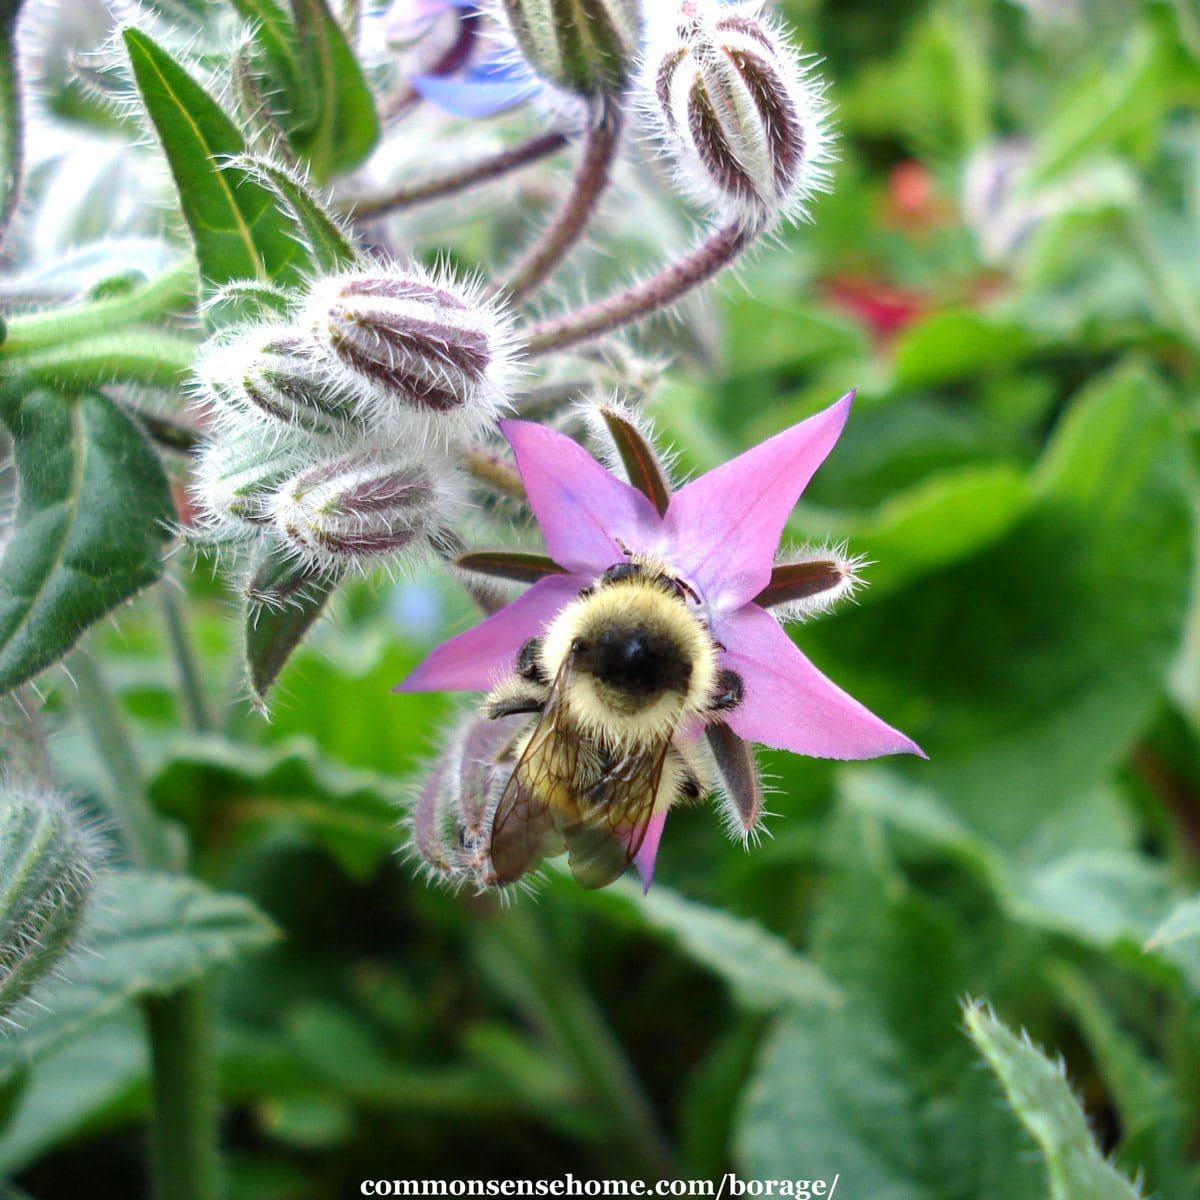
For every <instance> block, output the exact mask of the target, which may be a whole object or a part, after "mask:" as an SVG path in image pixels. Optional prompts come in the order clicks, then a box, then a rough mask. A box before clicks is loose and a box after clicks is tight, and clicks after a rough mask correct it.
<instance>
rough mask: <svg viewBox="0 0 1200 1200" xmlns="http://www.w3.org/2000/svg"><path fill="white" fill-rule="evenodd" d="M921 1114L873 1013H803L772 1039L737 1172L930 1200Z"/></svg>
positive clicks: (895, 1198) (877, 1197)
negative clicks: (918, 1115)
mask: <svg viewBox="0 0 1200 1200" xmlns="http://www.w3.org/2000/svg"><path fill="white" fill-rule="evenodd" d="M916 1107H917V1105H916V1098H915V1095H914V1093H913V1090H912V1082H911V1075H910V1073H909V1072H908V1070H907V1064H906V1063H905V1062H904V1060H903V1056H902V1055H901V1053H900V1051H899V1048H898V1047H897V1045H896V1043H895V1042H894V1041H893V1040H892V1039H891V1037H890V1036H889V1035H888V1033H887V1031H886V1030H885V1029H883V1028H882V1027H881V1026H880V1025H879V1024H878V1023H877V1021H876V1020H875V1019H873V1018H872V1016H871V1014H870V1013H869V1012H863V1011H854V1012H853V1013H852V1012H851V1011H850V1010H848V1009H842V1010H831V1009H812V1010H809V1011H806V1012H802V1013H801V1012H798V1013H796V1014H795V1015H793V1016H791V1017H789V1018H787V1019H786V1020H781V1021H780V1022H779V1023H778V1025H777V1026H776V1027H775V1030H774V1032H773V1033H772V1034H771V1035H770V1036H769V1037H768V1038H767V1040H766V1042H765V1043H764V1044H763V1048H762V1053H761V1056H760V1059H759V1068H758V1071H757V1073H756V1075H755V1077H754V1079H753V1081H752V1082H751V1084H750V1086H749V1087H748V1088H747V1090H746V1096H745V1100H744V1103H743V1106H742V1112H741V1115H740V1119H739V1121H738V1124H737V1132H736V1134H735V1140H734V1154H735V1161H736V1163H737V1165H738V1167H739V1168H740V1171H739V1173H740V1174H741V1175H742V1176H743V1177H745V1178H749V1179H823V1180H825V1182H826V1184H828V1185H832V1186H836V1187H837V1189H838V1193H839V1194H841V1195H845V1196H856V1197H858V1196H862V1197H866V1196H869V1197H870V1198H871V1200H931V1197H932V1192H930V1191H927V1190H926V1189H925V1187H924V1186H923V1185H922V1182H921V1177H922V1174H923V1172H924V1169H925V1166H924V1164H923V1162H922V1149H921V1141H922V1137H921V1129H920V1127H919V1125H918V1123H917V1120H916V1117H915V1115H914V1112H915V1109H916ZM835 1178H836V1179H837V1181H838V1182H837V1184H836V1185H834V1180H835Z"/></svg>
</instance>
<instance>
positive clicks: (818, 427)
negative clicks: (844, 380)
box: [398, 393, 923, 879]
mask: <svg viewBox="0 0 1200 1200" xmlns="http://www.w3.org/2000/svg"><path fill="white" fill-rule="evenodd" d="M852 398H853V394H852V393H851V394H849V395H846V396H843V397H842V398H841V399H840V400H839V401H837V403H835V404H833V405H831V406H830V407H829V408H827V409H824V410H823V411H822V412H819V413H816V414H815V415H814V416H811V417H809V418H808V419H807V420H804V421H801V422H800V423H799V424H797V425H794V426H792V427H791V428H790V429H786V430H784V431H783V432H782V433H779V434H776V435H775V436H774V437H772V438H769V439H768V440H767V441H765V442H763V443H761V444H760V445H758V446H755V447H754V448H753V449H751V450H748V451H746V452H745V453H744V454H741V455H739V456H738V457H737V458H734V459H732V460H731V461H730V462H727V463H725V464H724V465H723V466H720V467H717V468H716V469H715V470H712V471H709V472H708V473H707V474H705V475H702V476H700V477H699V478H698V479H695V480H693V481H692V482H690V483H688V484H686V485H685V486H684V487H682V488H680V489H679V490H678V491H676V492H674V493H670V492H667V491H666V490H665V489H664V490H663V491H662V492H661V493H660V494H659V495H658V497H657V500H655V499H652V498H651V495H647V494H645V493H643V491H639V490H638V489H637V488H635V487H633V486H631V485H630V484H629V483H626V482H625V481H624V480H622V479H619V478H618V477H617V476H616V475H614V474H612V472H610V471H608V470H607V469H605V468H604V467H603V466H601V464H600V463H598V462H597V461H596V460H595V459H594V458H592V456H591V455H590V454H588V453H587V451H586V450H584V449H583V447H581V446H580V445H579V444H578V443H577V442H574V441H572V440H571V439H570V438H567V437H565V436H564V435H562V434H560V433H557V432H556V431H554V430H552V429H548V428H546V427H545V426H542V425H536V424H533V423H532V422H529V421H519V420H508V421H502V422H501V423H500V425H501V429H502V431H503V433H504V436H505V437H506V438H507V439H508V441H509V443H510V444H511V446H512V448H513V453H514V455H515V456H516V463H517V468H518V470H519V471H520V474H521V479H522V481H523V482H524V485H525V490H526V494H527V496H528V499H529V504H530V507H531V508H532V509H533V512H534V515H535V517H536V518H537V521H538V524H539V525H540V526H541V529H542V533H543V535H544V537H545V540H546V549H547V551H548V553H549V556H550V558H551V559H553V562H554V564H555V565H556V567H557V570H558V573H555V574H546V575H545V576H544V577H543V578H541V579H538V581H537V582H536V583H534V584H533V586H532V587H530V588H529V590H528V591H526V592H525V593H524V594H523V595H521V596H520V597H518V598H517V599H516V600H514V601H513V602H512V603H511V604H509V605H507V606H506V607H505V608H503V609H501V610H500V611H499V612H497V613H494V614H493V615H492V616H490V617H488V618H487V619H486V620H485V621H483V622H482V623H481V624H479V625H477V626H475V627H474V628H473V629H469V630H467V631H466V632H465V633H461V634H459V635H458V636H457V637H454V638H451V639H450V640H449V641H447V642H444V643H443V644H442V645H441V646H439V647H437V648H436V649H435V650H434V651H433V652H432V653H431V654H430V655H429V656H428V657H427V658H426V659H425V661H424V662H423V663H421V665H420V666H419V667H417V669H416V670H415V671H413V673H412V674H411V675H409V677H408V678H407V679H406V680H404V682H403V683H402V684H401V685H400V687H399V689H398V690H402V691H455V690H475V689H486V688H488V687H490V686H492V685H493V684H494V683H495V682H496V681H497V680H498V679H499V678H501V677H502V676H504V675H507V674H509V673H510V672H511V671H512V669H513V665H514V663H515V661H516V657H517V653H518V651H519V650H520V648H521V646H522V645H523V644H524V643H525V642H526V641H527V640H528V639H530V638H532V637H536V636H538V635H540V634H541V633H542V632H544V630H545V629H546V627H547V626H548V625H549V624H550V622H551V621H552V620H553V619H554V618H555V616H557V615H558V613H559V612H560V611H561V610H562V609H563V608H564V607H565V606H566V605H567V604H568V603H569V602H570V601H572V600H574V599H575V598H576V597H577V596H578V594H579V592H580V590H581V589H583V588H584V587H586V586H587V585H589V584H591V583H594V582H595V581H596V579H597V578H599V576H601V575H602V574H603V573H604V572H605V571H606V570H607V569H608V568H609V567H611V566H613V564H615V563H619V562H622V561H624V560H625V559H626V557H627V555H628V554H629V553H632V554H638V555H647V556H652V557H653V558H655V559H657V560H660V561H662V562H664V563H665V564H666V565H667V566H668V567H670V568H671V569H672V570H673V571H675V572H676V573H677V574H678V576H679V577H680V578H681V579H682V580H684V581H685V582H686V583H687V584H688V586H689V587H690V588H691V589H692V590H694V593H695V596H696V597H697V598H698V601H699V606H698V608H697V610H696V611H697V615H698V616H700V617H701V618H702V619H703V620H705V621H706V622H707V624H708V627H709V629H710V631H711V633H712V637H713V639H714V641H715V642H716V643H717V644H718V645H719V646H720V647H721V650H720V664H721V666H723V667H728V668H730V669H732V670H733V671H735V672H737V674H738V675H739V676H740V677H741V680H742V684H743V689H744V691H743V698H742V702H741V703H740V704H739V705H738V706H737V707H736V708H734V709H732V710H731V711H730V712H728V713H726V714H723V720H724V722H725V723H726V724H727V725H728V727H729V729H730V730H732V732H733V733H734V734H735V735H737V737H739V738H742V739H744V740H745V741H748V742H761V743H762V744H763V745H765V746H770V747H772V748H774V749H777V750H791V751H793V752H795V753H797V754H805V755H809V756H811V757H815V758H837V759H860V758H874V757H876V756H878V755H881V754H897V753H909V754H922V753H923V752H922V751H921V749H920V747H919V746H917V744H916V743H915V742H913V741H912V739H911V738H908V737H906V736H905V735H904V734H903V733H900V732H899V731H898V730H896V729H893V728H892V727H891V726H890V725H888V724H887V723H886V722H884V721H882V720H880V718H879V717H877V716H875V715H874V713H872V712H870V711H869V710H868V709H867V708H865V707H864V706H863V705H862V704H860V703H859V702H858V701H857V700H855V699H854V698H853V697H852V696H849V695H847V693H846V692H844V691H842V689H841V688H839V687H838V686H837V685H836V684H835V683H833V682H832V681H831V680H829V679H827V678H826V677H825V676H824V675H823V674H822V673H821V672H820V671H818V670H817V668H816V667H814V666H813V664H812V663H811V662H809V660H808V659H807V658H806V657H805V656H804V654H802V653H801V651H800V650H799V649H798V648H797V646H796V645H795V643H794V642H793V641H792V640H791V638H790V637H789V636H788V635H787V633H785V632H784V630H783V628H782V627H781V626H780V623H779V621H778V620H777V618H776V616H775V615H773V614H772V612H771V611H770V609H771V607H772V589H771V584H772V580H773V573H774V572H775V571H776V551H777V549H778V546H779V540H780V537H781V535H782V534H783V530H784V526H785V524H786V523H787V519H788V516H789V515H790V513H791V511H792V509H793V507H794V506H795V504H796V501H797V500H798V499H799V497H800V494H801V492H802V491H803V490H804V488H805V486H806V485H807V484H808V481H809V479H810V478H812V475H813V473H814V472H815V471H816V469H817V467H819V466H820V464H821V463H822V462H823V461H824V459H825V457H826V455H828V453H829V452H830V450H831V449H832V448H833V445H834V443H835V442H836V441H837V438H838V435H839V434H840V433H841V431H842V427H843V426H844V425H845V423H846V418H847V416H848V414H849V411H850V404H851V400H852ZM649 490H650V492H651V493H653V489H649ZM785 591H786V589H781V590H780V595H781V596H783V595H784V593H785ZM785 598H786V597H785ZM755 815H756V816H757V814H755ZM664 819H665V813H657V814H655V817H654V818H653V819H652V820H651V822H650V825H649V827H648V828H647V831H646V835H645V837H644V839H643V841H642V845H641V849H640V851H639V853H638V856H637V860H636V861H637V865H638V868H639V870H640V871H641V873H642V876H643V878H644V879H648V878H649V875H650V873H651V872H652V870H653V863H654V858H655V855H656V853H657V848H658V841H659V838H660V836H661V833H662V825H663V820H664Z"/></svg>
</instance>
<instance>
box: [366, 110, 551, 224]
mask: <svg viewBox="0 0 1200 1200" xmlns="http://www.w3.org/2000/svg"><path fill="white" fill-rule="evenodd" d="M566 144H567V137H566V134H564V133H560V132H559V131H558V130H551V131H550V132H549V133H540V134H538V136H537V137H534V138H530V139H529V141H527V142H522V143H521V144H520V145H519V146H510V147H509V148H508V149H506V150H501V151H500V152H499V153H498V154H490V155H488V156H487V157H486V158H481V159H479V160H478V161H477V162H473V163H468V164H467V165H466V166H465V167H459V168H457V169H456V170H453V171H447V172H446V174H444V175H436V176H434V177H433V178H432V179H425V180H420V181H418V182H417V183H414V184H410V185H408V186H407V187H403V188H399V189H397V190H396V191H394V192H389V193H388V194H387V195H386V196H372V197H368V198H367V199H364V200H356V201H354V202H352V203H351V204H349V205H347V208H346V212H347V214H348V215H349V216H352V217H355V218H361V217H380V216H383V215H384V214H386V213H393V212H400V211H401V210H402V209H405V208H412V207H414V206H415V205H417V204H424V203H426V202H427V201H429V200H442V199H445V197H447V196H453V195H455V194H456V193H458V192H465V191H466V190H467V189H468V188H471V187H475V186H476V185H477V184H481V183H489V182H491V181H492V180H494V179H500V178H501V177H502V176H504V175H507V174H508V173H509V172H510V171H515V170H517V169H518V168H519V167H524V166H527V165H528V164H529V163H533V162H538V161H539V160H540V159H543V158H546V157H547V156H548V155H551V154H555V153H557V152H558V151H559V150H561V149H562V148H563V147H564V146H565V145H566Z"/></svg>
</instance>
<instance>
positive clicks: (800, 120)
mask: <svg viewBox="0 0 1200 1200" xmlns="http://www.w3.org/2000/svg"><path fill="white" fill-rule="evenodd" d="M760 9H761V5H760V4H758V3H747V4H736V5H725V4H721V3H720V2H719V0H682V3H680V4H679V8H678V19H677V20H676V21H675V22H673V23H672V24H670V25H666V26H664V27H663V29H662V33H661V35H656V36H655V37H654V38H653V42H652V45H651V48H650V51H649V53H648V54H647V75H646V78H645V81H644V88H643V90H644V93H645V94H644V97H643V106H644V107H645V109H646V110H647V112H648V113H649V114H650V117H651V120H652V122H653V123H654V125H655V126H656V127H657V128H658V130H659V132H660V133H661V135H662V137H663V138H664V140H665V141H666V143H667V144H668V146H669V147H670V148H671V150H672V152H673V154H674V156H675V159H676V164H677V170H678V176H679V180H680V184H681V186H682V187H683V189H684V190H685V191H686V192H687V193H688V194H689V195H691V196H692V197H693V198H695V199H696V200H697V201H699V202H700V203H702V204H706V205H708V206H710V207H713V208H715V209H717V210H719V211H720V212H722V213H723V214H725V215H726V216H729V217H734V218H738V219H740V220H741V221H742V222H743V223H744V224H746V225H753V226H764V225H769V224H771V223H772V222H773V221H774V220H775V219H776V218H778V217H780V216H787V215H790V214H795V213H797V212H798V210H800V209H802V207H803V205H804V203H805V202H806V200H807V199H808V198H809V196H810V195H811V193H812V192H813V191H814V190H819V189H820V188H822V187H824V186H825V183H826V172H825V171H824V169H823V163H824V162H825V161H826V158H827V151H828V141H829V137H828V133H827V130H826V125H825V118H826V106H825V103H824V100H823V98H822V88H821V85H820V84H819V82H817V81H816V80H814V79H813V78H811V76H810V75H809V73H808V72H807V71H806V70H805V69H804V67H803V66H802V64H801V63H800V61H799V59H798V58H797V56H796V53H795V52H794V51H793V49H792V48H791V46H789V45H788V43H787V40H786V38H785V37H784V35H783V31H782V30H781V29H779V27H778V26H777V24H776V23H775V22H774V21H773V20H771V19H769V18H768V17H767V16H766V15H765V14H763V13H762V12H761V11H760Z"/></svg>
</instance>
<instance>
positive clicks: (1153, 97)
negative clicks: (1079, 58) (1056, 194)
mask: <svg viewBox="0 0 1200 1200" xmlns="http://www.w3.org/2000/svg"><path fill="white" fill-rule="evenodd" d="M1170 74H1171V72H1170V69H1169V65H1168V60H1167V56H1166V55H1165V54H1164V53H1163V50H1162V47H1161V46H1160V43H1159V41H1158V38H1157V37H1156V36H1155V35H1154V34H1153V33H1152V32H1151V31H1150V29H1149V27H1148V26H1143V27H1142V28H1140V29H1136V30H1135V31H1134V32H1133V34H1132V36H1130V37H1129V38H1128V39H1127V40H1126V41H1125V43H1124V45H1123V46H1121V48H1120V53H1119V54H1117V55H1115V56H1105V57H1104V58H1103V59H1102V60H1101V61H1097V62H1093V63H1090V64H1089V65H1088V67H1087V69H1086V70H1085V71H1084V72H1081V73H1080V74H1079V75H1077V76H1076V77H1074V78H1072V79H1070V80H1069V82H1068V84H1067V87H1066V89H1064V91H1065V93H1066V94H1064V95H1060V96H1057V97H1055V98H1054V103H1053V106H1052V107H1051V108H1050V109H1049V114H1050V116H1051V119H1050V120H1048V121H1046V122H1045V124H1044V126H1043V127H1042V128H1041V129H1040V130H1039V137H1038V144H1037V147H1036V162H1037V169H1036V172H1035V174H1034V175H1033V180H1032V181H1033V182H1034V183H1041V182H1047V181H1052V180H1055V179H1056V178H1058V177H1059V176H1061V175H1062V174H1063V172H1065V171H1066V170H1068V169H1069V168H1070V167H1072V166H1073V165H1075V164H1076V163H1078V162H1080V161H1081V160H1082V159H1084V158H1086V157H1088V156H1091V155H1095V154H1096V153H1097V152H1098V151H1099V150H1101V149H1107V148H1111V147H1114V146H1116V145H1119V144H1120V142H1122V141H1123V140H1126V139H1129V138H1132V137H1139V136H1141V135H1143V133H1144V131H1145V130H1146V129H1147V128H1149V127H1151V126H1152V124H1153V122H1154V120H1155V117H1156V115H1157V114H1158V113H1159V112H1161V110H1162V108H1163V106H1164V104H1165V103H1166V102H1167V100H1168V95H1169V90H1168V88H1167V87H1166V86H1164V85H1165V83H1166V81H1167V80H1168V79H1169V77H1170Z"/></svg>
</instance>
